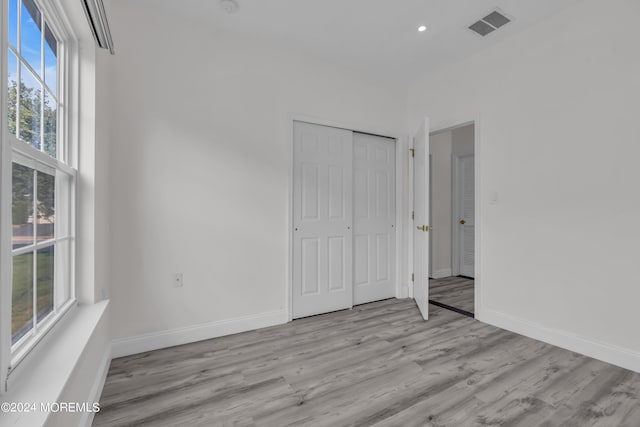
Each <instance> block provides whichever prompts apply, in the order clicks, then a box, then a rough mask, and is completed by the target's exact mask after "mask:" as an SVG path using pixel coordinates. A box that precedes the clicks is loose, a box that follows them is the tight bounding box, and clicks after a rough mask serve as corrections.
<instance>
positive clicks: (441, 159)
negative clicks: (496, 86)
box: [429, 131, 451, 279]
mask: <svg viewBox="0 0 640 427" xmlns="http://www.w3.org/2000/svg"><path fill="white" fill-rule="evenodd" d="M429 150H430V152H431V191H432V194H431V214H432V218H431V223H432V226H433V230H432V231H431V235H430V238H431V239H432V241H431V242H430V243H431V263H432V265H431V277H433V278H436V279H438V278H442V277H448V276H451V131H446V132H441V133H437V134H435V135H431V136H429Z"/></svg>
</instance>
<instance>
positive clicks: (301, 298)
mask: <svg viewBox="0 0 640 427" xmlns="http://www.w3.org/2000/svg"><path fill="white" fill-rule="evenodd" d="M293 167H294V170H293V317H294V318H299V317H304V316H311V315H314V314H320V313H327V312H330V311H334V310H341V309H345V308H350V307H352V305H353V276H352V268H353V264H352V262H353V258H352V256H353V252H352V231H353V230H352V229H351V225H352V224H351V220H352V206H353V203H352V197H353V188H352V179H353V133H352V132H351V131H348V130H344V129H337V128H332V127H327V126H320V125H314V124H310V123H304V122H295V123H294V158H293Z"/></svg>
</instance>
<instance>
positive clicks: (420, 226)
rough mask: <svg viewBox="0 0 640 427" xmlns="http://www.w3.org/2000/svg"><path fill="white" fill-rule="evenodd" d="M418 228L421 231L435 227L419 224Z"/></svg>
mask: <svg viewBox="0 0 640 427" xmlns="http://www.w3.org/2000/svg"><path fill="white" fill-rule="evenodd" d="M417 229H418V230H420V231H431V230H433V227H432V226H430V225H419V226H418V227H417Z"/></svg>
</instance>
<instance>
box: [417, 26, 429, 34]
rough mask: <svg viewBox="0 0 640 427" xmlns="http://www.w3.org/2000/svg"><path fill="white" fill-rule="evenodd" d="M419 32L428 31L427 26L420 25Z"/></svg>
mask: <svg viewBox="0 0 640 427" xmlns="http://www.w3.org/2000/svg"><path fill="white" fill-rule="evenodd" d="M418 31H420V32H423V31H427V27H426V26H425V25H420V26H419V27H418Z"/></svg>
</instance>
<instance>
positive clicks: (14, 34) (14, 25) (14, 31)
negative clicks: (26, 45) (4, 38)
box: [9, 0, 18, 48]
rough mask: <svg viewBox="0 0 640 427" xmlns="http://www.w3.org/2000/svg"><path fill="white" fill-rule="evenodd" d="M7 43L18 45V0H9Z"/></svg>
mask: <svg viewBox="0 0 640 427" xmlns="http://www.w3.org/2000/svg"><path fill="white" fill-rule="evenodd" d="M9 43H11V45H12V46H13V47H15V48H17V47H18V0H9Z"/></svg>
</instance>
